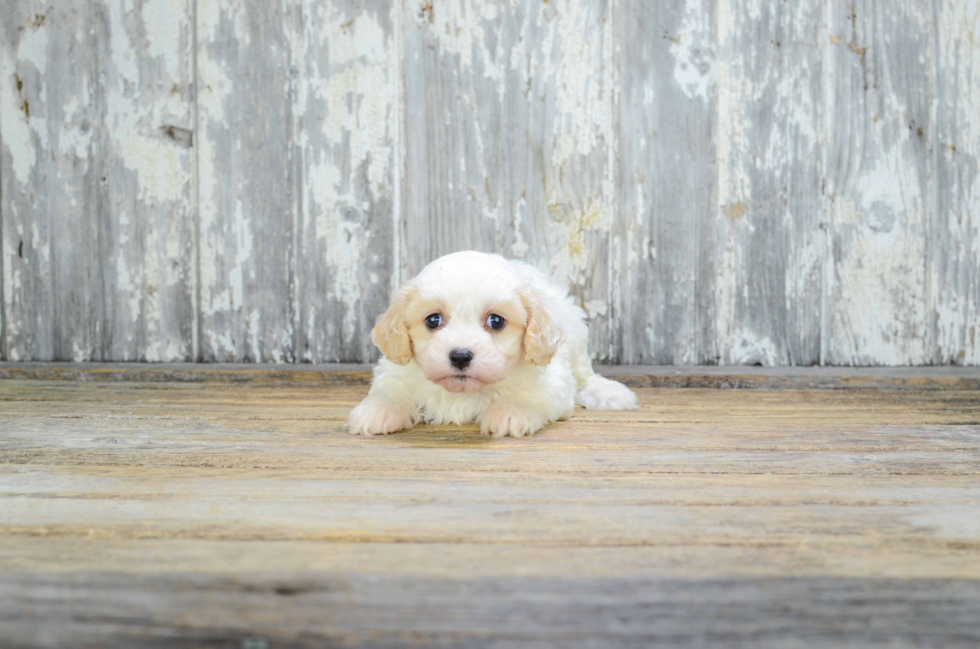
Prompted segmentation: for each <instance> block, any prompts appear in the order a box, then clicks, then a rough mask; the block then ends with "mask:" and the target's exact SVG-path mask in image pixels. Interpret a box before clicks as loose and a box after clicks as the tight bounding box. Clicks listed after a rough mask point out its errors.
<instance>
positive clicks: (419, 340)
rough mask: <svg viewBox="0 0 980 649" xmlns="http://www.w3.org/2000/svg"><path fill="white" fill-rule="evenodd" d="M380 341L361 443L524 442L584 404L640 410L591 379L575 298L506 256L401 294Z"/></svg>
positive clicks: (422, 276)
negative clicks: (449, 435)
mask: <svg viewBox="0 0 980 649" xmlns="http://www.w3.org/2000/svg"><path fill="white" fill-rule="evenodd" d="M371 336H372V338H373V339H374V343H375V344H376V345H377V346H378V348H379V349H380V350H381V352H382V353H383V354H384V355H385V358H383V359H381V361H380V362H379V363H378V366H377V367H376V368H375V370H374V380H373V382H372V384H371V391H370V393H369V394H368V396H367V397H366V398H365V399H364V401H362V402H361V403H360V405H358V406H357V407H356V408H354V410H352V411H351V414H350V432H351V434H354V435H356V434H361V435H384V434H387V433H393V432H395V431H397V430H402V429H403V428H409V427H411V426H413V425H414V424H416V423H418V422H419V421H427V422H429V423H433V424H450V423H451V424H465V423H470V422H475V421H479V422H480V424H481V428H482V430H483V432H484V433H486V434H488V435H492V436H494V437H503V436H505V435H511V436H512V437H523V436H524V435H533V434H534V433H535V432H537V431H538V430H540V429H541V427H542V426H544V425H545V424H547V423H548V422H552V421H555V420H556V419H563V418H565V417H568V416H570V415H571V414H572V412H573V411H574V409H575V404H576V403H578V404H581V405H583V406H585V407H586V408H592V409H599V410H625V409H632V408H636V407H637V402H636V395H635V394H633V392H632V391H631V390H630V389H629V388H627V387H626V386H625V385H623V384H622V383H617V382H616V381H610V380H609V379H606V378H603V377H601V376H599V375H598V374H596V373H595V372H593V371H592V363H591V361H590V360H589V351H588V339H589V329H588V326H587V325H586V324H585V313H584V312H583V311H582V309H580V308H579V307H577V306H576V305H575V304H574V303H573V302H572V300H571V298H570V297H569V296H568V290H567V289H565V288H564V287H561V286H558V285H557V284H555V283H553V282H552V281H550V280H549V279H548V278H547V277H545V276H544V275H543V274H542V273H540V272H539V271H537V270H536V269H534V268H533V267H531V266H529V265H527V264H524V263H521V262H517V261H509V260H507V259H504V258H503V257H501V256H499V255H488V254H485V253H480V252H457V253H453V254H451V255H446V256H445V257H440V258H439V259H436V260H435V261H433V262H432V263H431V264H429V265H428V266H426V267H425V268H424V269H422V272H421V273H419V275H418V276H417V277H416V278H415V279H413V280H411V281H410V282H408V283H407V284H406V285H405V286H403V287H402V288H401V290H399V291H398V294H397V295H395V298H394V299H393V300H392V303H391V307H389V309H388V312H387V313H385V314H384V315H383V316H381V318H380V319H379V320H378V324H377V325H375V327H374V330H373V331H372V332H371Z"/></svg>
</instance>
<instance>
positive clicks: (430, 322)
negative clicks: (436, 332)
mask: <svg viewBox="0 0 980 649" xmlns="http://www.w3.org/2000/svg"><path fill="white" fill-rule="evenodd" d="M425 326H426V327H428V328H429V329H438V328H439V327H441V326H442V314H441V313H433V314H432V315H430V316H429V317H428V318H426V319H425Z"/></svg>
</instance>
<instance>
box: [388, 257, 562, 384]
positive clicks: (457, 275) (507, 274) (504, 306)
mask: <svg viewBox="0 0 980 649" xmlns="http://www.w3.org/2000/svg"><path fill="white" fill-rule="evenodd" d="M372 335H373V337H374V341H375V344H377V345H378V347H379V348H380V349H381V351H382V353H384V355H385V356H386V357H387V358H388V359H389V360H390V361H392V362H394V363H397V364H399V365H405V364H407V363H409V362H410V361H411V359H412V358H414V359H415V360H416V362H417V363H418V364H419V366H420V367H421V368H422V370H423V372H424V373H425V377H426V378H427V379H428V380H430V381H433V382H434V383H438V384H439V385H441V386H442V387H443V388H445V389H446V390H449V391H450V392H479V391H481V390H483V389H484V388H485V387H486V386H487V385H490V384H492V383H496V382H497V381H500V380H502V379H503V378H505V377H506V376H507V374H508V372H510V371H512V370H513V369H514V368H515V367H517V366H519V365H521V364H522V363H525V362H529V363H532V364H537V365H546V364H548V363H549V362H550V361H551V357H552V356H553V355H554V353H555V348H556V346H557V344H558V342H559V341H560V339H561V332H560V329H559V328H558V327H557V325H556V324H555V323H554V322H552V320H551V318H550V315H549V311H548V308H547V304H546V300H545V299H544V298H543V296H541V295H540V294H539V293H538V292H537V290H536V289H534V288H533V287H531V286H529V285H527V284H526V283H525V282H524V281H523V280H522V279H521V277H520V276H518V275H517V273H516V272H514V270H513V269H512V268H511V267H510V266H509V265H508V264H507V263H506V262H505V261H503V260H502V259H497V258H494V257H489V256H487V255H479V254H477V253H457V255H449V256H448V257H443V258H442V259H439V260H436V261H435V262H433V263H432V264H430V265H429V266H427V267H426V268H425V269H424V270H423V271H422V272H421V273H420V274H419V276H418V277H416V278H415V279H414V280H412V281H411V282H409V284H408V285H406V286H405V287H404V288H402V289H401V290H400V291H399V293H398V295H397V296H396V297H395V299H394V301H393V302H392V305H391V307H390V308H389V310H388V312H387V313H385V314H384V315H383V316H382V317H381V319H380V320H379V321H378V324H377V325H376V326H375V328H374V331H373V332H372Z"/></svg>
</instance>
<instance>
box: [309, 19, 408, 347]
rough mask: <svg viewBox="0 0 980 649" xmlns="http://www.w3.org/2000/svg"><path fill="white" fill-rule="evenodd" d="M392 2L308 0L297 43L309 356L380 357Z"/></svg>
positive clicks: (386, 270) (390, 177) (391, 154)
mask: <svg viewBox="0 0 980 649" xmlns="http://www.w3.org/2000/svg"><path fill="white" fill-rule="evenodd" d="M393 12H394V8H393V3H391V2H387V1H385V0H378V1H375V2H370V3H367V4H365V3H361V2H338V1H335V0H304V2H302V3H301V16H302V20H301V23H302V24H301V28H300V33H299V35H298V36H297V38H300V37H301V41H300V42H299V43H294V47H296V49H299V50H300V55H299V56H298V57H297V65H298V66H299V68H300V70H301V71H300V73H299V79H298V96H297V106H296V108H295V109H294V110H295V113H296V115H297V119H298V121H299V127H298V133H299V134H300V138H301V141H300V146H301V148H302V156H303V164H302V174H303V175H302V183H301V187H300V188H299V191H300V192H301V193H302V196H301V202H302V224H301V231H300V236H301V239H302V244H301V248H300V266H301V279H300V283H301V289H300V291H299V309H300V312H299V314H298V317H299V321H300V323H301V324H300V332H301V349H300V350H299V351H298V353H297V358H298V359H300V360H303V361H306V362H330V361H334V362H336V361H341V362H365V361H370V360H373V359H376V358H377V356H378V352H377V349H376V348H375V347H374V345H373V344H372V343H371V337H370V332H371V325H372V324H373V323H374V320H375V319H376V318H377V317H378V315H380V314H381V313H383V312H384V311H385V310H386V309H387V306H388V299H389V296H390V292H391V289H392V284H393V277H394V275H395V259H394V257H393V255H392V254H391V253H392V249H393V246H394V245H395V244H394V240H393V239H394V233H393V221H392V219H393V215H392V210H393V209H394V196H395V194H394V180H395V179H394V173H395V150H394V149H395V144H394V137H395V133H394V131H395V128H396V120H397V115H396V111H397V89H396V84H397V82H398V70H399V65H398V60H399V58H400V52H398V51H397V49H396V47H395V42H394V41H395V37H394V28H393V24H392V19H393V15H392V14H393Z"/></svg>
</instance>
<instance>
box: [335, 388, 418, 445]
mask: <svg viewBox="0 0 980 649" xmlns="http://www.w3.org/2000/svg"><path fill="white" fill-rule="evenodd" d="M348 423H349V424H350V427H349V432H350V434H351V435H364V436H367V437H370V436H371V435H387V434H388V433H394V432H395V431H399V430H402V429H405V428H410V427H411V426H412V417H411V416H410V415H409V413H408V411H407V410H405V409H404V408H401V407H399V406H393V405H391V404H388V403H385V402H384V401H381V400H379V399H372V398H371V397H368V398H367V399H365V400H364V401H362V402H361V403H360V404H359V405H358V406H357V407H356V408H354V409H353V410H351V411H350V419H349V422H348Z"/></svg>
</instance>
